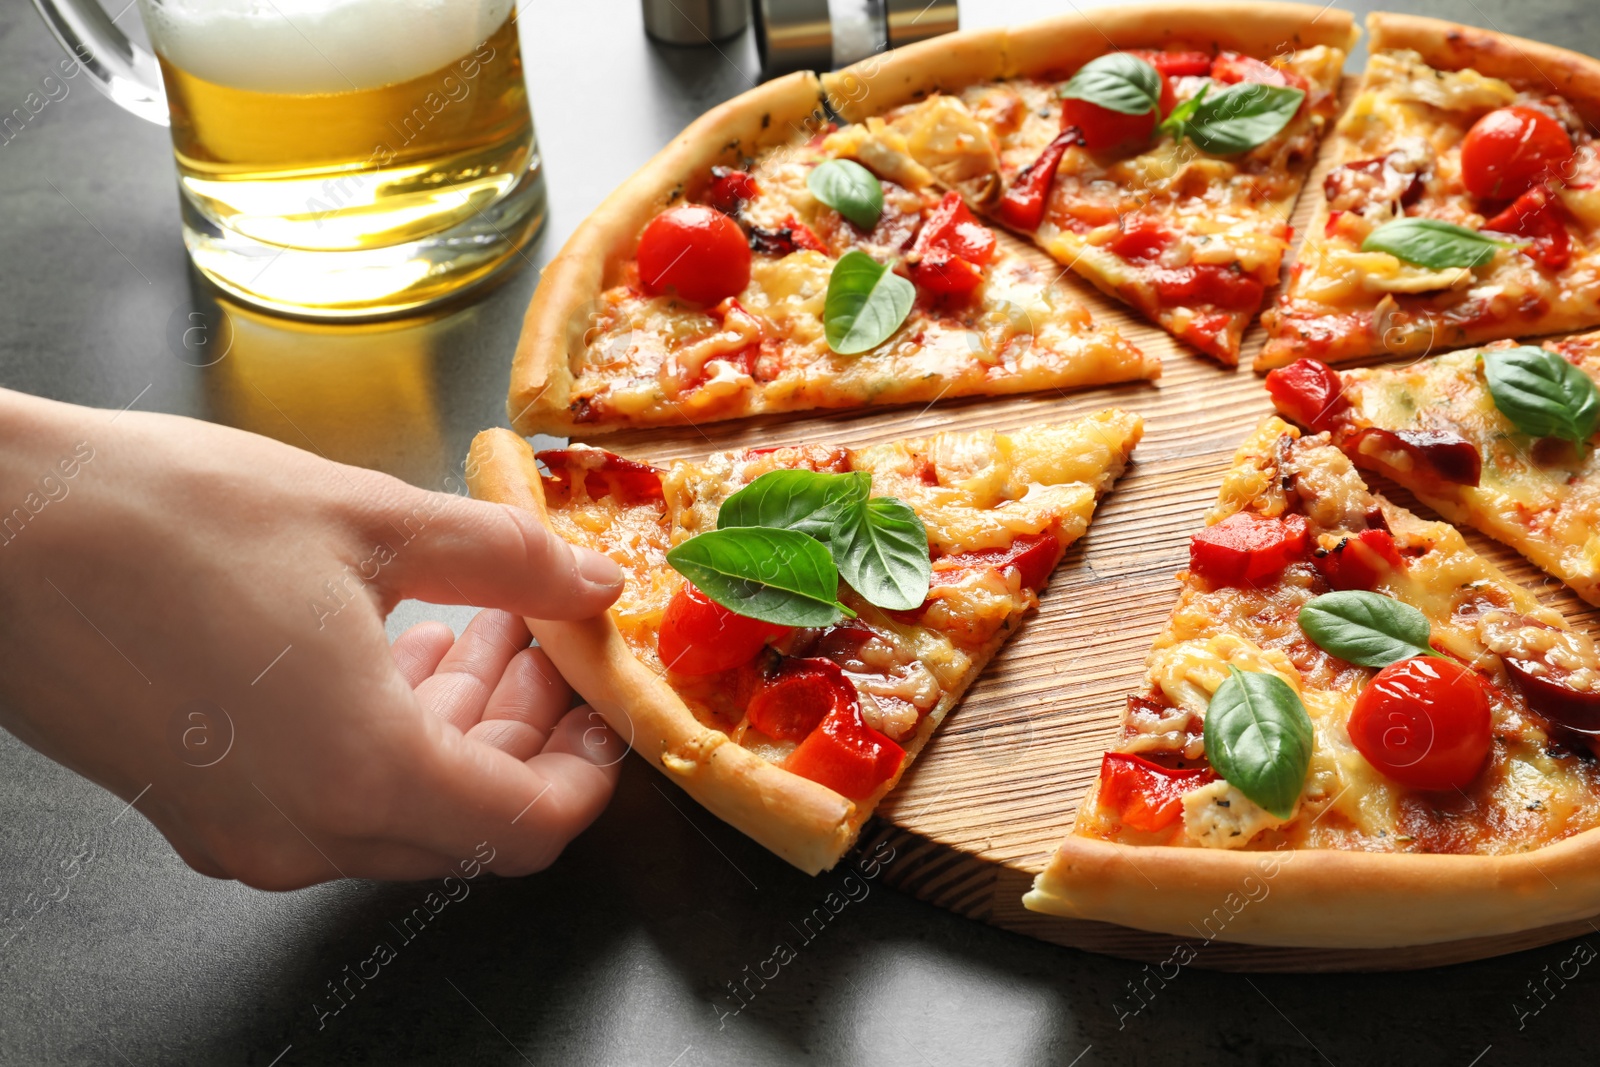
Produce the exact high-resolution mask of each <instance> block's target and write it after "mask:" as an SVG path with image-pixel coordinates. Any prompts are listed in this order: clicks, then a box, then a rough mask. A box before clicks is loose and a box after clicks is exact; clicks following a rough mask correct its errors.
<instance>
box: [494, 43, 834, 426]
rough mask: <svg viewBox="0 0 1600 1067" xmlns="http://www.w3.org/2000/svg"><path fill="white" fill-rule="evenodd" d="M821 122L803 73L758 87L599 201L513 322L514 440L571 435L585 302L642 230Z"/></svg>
mask: <svg viewBox="0 0 1600 1067" xmlns="http://www.w3.org/2000/svg"><path fill="white" fill-rule="evenodd" d="M824 121H826V118H825V116H824V114H823V112H822V85H821V83H820V82H819V81H818V80H817V76H816V75H815V74H812V73H811V72H810V71H798V72H796V73H794V74H790V75H788V76H786V77H783V78H778V79H776V80H774V81H770V82H767V83H766V84H765V85H761V86H758V87H757V88H754V89H751V90H750V91H749V92H747V93H743V94H741V95H740V96H736V97H734V98H733V99H732V100H729V101H728V102H726V103H724V104H720V105H718V106H717V107H714V108H712V109H711V110H710V111H707V112H706V113H705V114H704V115H701V116H700V117H699V118H698V119H696V120H695V121H694V122H692V123H690V124H689V126H688V127H687V128H686V129H685V130H684V131H683V132H682V133H680V134H679V135H678V136H677V137H675V138H673V140H672V142H671V143H670V144H668V145H667V147H665V148H663V149H662V150H661V151H660V152H657V153H656V154H655V156H653V157H652V158H651V159H650V161H649V162H647V163H646V164H645V165H644V166H643V167H641V168H639V170H638V171H637V172H635V173H634V175H633V176H632V177H631V178H629V179H628V180H627V181H625V182H623V183H622V184H621V185H619V186H617V188H616V189H615V190H613V191H612V193H611V195H610V196H607V197H606V198H605V200H603V201H601V203H600V206H599V207H597V208H595V210H594V213H593V214H591V215H590V216H589V217H588V218H587V219H585V220H584V222H583V224H582V225H580V226H579V227H578V228H577V229H576V230H575V231H573V234H572V236H571V237H570V238H568V240H567V243H566V244H565V245H563V246H562V248H561V251H560V252H558V253H556V256H555V258H554V259H552V260H551V261H550V262H549V263H548V264H546V265H545V268H544V270H543V272H542V273H541V274H540V278H539V288H538V289H537V290H536V291H535V292H534V294H533V301H532V302H531V303H530V304H529V305H528V313H527V315H526V316H525V317H524V318H523V323H522V336H521V337H520V338H519V339H518V341H517V353H516V358H515V359H514V361H513V362H512V364H511V391H510V394H509V396H508V397H507V401H506V414H507V415H508V416H509V418H510V420H511V425H512V426H513V427H515V428H516V429H517V430H518V431H519V432H521V433H528V434H532V433H539V432H542V433H565V434H571V433H577V432H581V431H583V430H588V431H590V432H593V431H596V430H603V429H605V428H606V427H597V426H585V427H580V426H579V425H578V424H577V423H574V422H572V421H571V418H570V416H569V415H568V412H567V402H568V398H569V395H570V393H571V390H572V369H571V367H572V358H573V357H574V356H575V355H577V354H578V353H579V352H581V351H582V350H583V338H584V334H585V333H586V332H587V331H588V330H589V327H590V326H591V325H592V322H591V318H592V314H593V312H594V310H595V308H596V306H597V305H596V304H595V300H596V298H597V297H598V296H599V294H600V293H601V292H603V291H604V290H605V289H606V288H607V287H608V286H610V285H612V284H614V283H615V282H616V280H617V278H618V276H619V275H620V274H621V272H622V268H623V267H624V266H625V265H626V264H627V262H628V261H629V260H630V259H632V258H633V251H634V247H635V245H636V244H637V243H638V239H639V232H640V231H641V230H643V229H644V226H645V223H647V222H649V221H650V220H651V219H653V218H655V216H656V215H658V214H660V213H661V211H663V210H664V209H665V208H667V207H669V206H670V205H672V204H673V203H675V202H676V201H678V200H680V199H682V198H683V196H684V193H685V191H686V184H687V183H688V182H689V181H690V180H691V179H692V178H694V177H695V176H696V175H702V174H705V173H706V172H707V171H709V170H710V168H711V167H713V166H716V165H719V164H721V165H727V166H740V165H742V161H743V159H744V158H745V157H747V156H751V155H754V154H755V153H756V152H757V151H758V150H760V149H762V148H766V147H769V146H771V145H775V144H782V143H785V142H787V141H788V140H789V139H790V137H792V136H793V134H794V131H795V130H796V129H806V128H810V126H812V125H816V124H819V123H821V122H824Z"/></svg>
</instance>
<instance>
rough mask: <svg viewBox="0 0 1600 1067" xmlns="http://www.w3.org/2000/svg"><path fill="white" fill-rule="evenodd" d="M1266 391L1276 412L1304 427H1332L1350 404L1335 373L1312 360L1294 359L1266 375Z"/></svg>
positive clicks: (1319, 429) (1318, 430)
mask: <svg viewBox="0 0 1600 1067" xmlns="http://www.w3.org/2000/svg"><path fill="white" fill-rule="evenodd" d="M1267 392H1268V393H1269V394H1271V396H1272V403H1273V404H1274V405H1275V406H1276V407H1277V409H1278V411H1279V412H1281V413H1282V414H1283V415H1285V416H1287V417H1288V418H1291V419H1293V420H1294V421H1295V422H1298V423H1299V424H1300V425H1301V426H1304V427H1305V428H1306V429H1308V430H1313V431H1315V432H1317V433H1321V432H1322V431H1324V430H1328V429H1332V428H1333V424H1334V422H1335V421H1336V420H1335V416H1337V415H1338V414H1339V413H1340V412H1341V411H1343V410H1344V409H1345V408H1347V407H1349V406H1350V401H1349V399H1348V398H1347V397H1346V396H1345V395H1344V381H1343V380H1342V379H1341V378H1340V377H1339V372H1338V371H1336V370H1334V369H1333V368H1332V367H1330V366H1328V365H1327V364H1326V363H1320V362H1318V361H1317V360H1314V359H1297V360H1295V361H1294V362H1293V363H1291V364H1289V365H1288V366H1287V367H1279V368H1278V369H1277V370H1275V371H1272V372H1270V373H1269V374H1268V375H1267Z"/></svg>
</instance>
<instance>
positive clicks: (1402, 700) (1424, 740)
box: [1349, 656, 1494, 790]
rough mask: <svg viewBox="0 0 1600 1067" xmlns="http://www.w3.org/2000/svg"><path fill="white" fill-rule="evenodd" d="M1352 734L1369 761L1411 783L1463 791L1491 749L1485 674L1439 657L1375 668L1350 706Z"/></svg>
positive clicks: (1383, 770)
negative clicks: (1354, 703)
mask: <svg viewBox="0 0 1600 1067" xmlns="http://www.w3.org/2000/svg"><path fill="white" fill-rule="evenodd" d="M1349 731H1350V740H1351V741H1352V742H1354V743H1355V746H1356V749H1357V751H1359V752H1360V753H1361V754H1362V755H1363V756H1365V757H1366V759H1367V762H1368V763H1370V764H1372V765H1373V766H1374V767H1376V768H1377V769H1378V770H1379V771H1382V772H1383V773H1384V774H1385V775H1387V776H1388V777H1390V778H1393V779H1394V780H1395V781H1397V782H1399V783H1400V784H1401V785H1404V786H1410V787H1411V788H1412V789H1429V790H1435V789H1464V788H1466V787H1467V786H1468V785H1470V784H1471V782H1472V780H1473V779H1474V778H1476V777H1477V776H1478V772H1479V771H1481V770H1482V769H1483V764H1484V761H1485V760H1487V759H1488V758H1489V750H1490V749H1491V747H1493V743H1494V738H1493V721H1492V718H1491V716H1490V713H1489V694H1488V691H1487V690H1486V689H1485V688H1484V684H1483V679H1481V678H1480V677H1479V676H1478V674H1477V672H1475V671H1473V670H1472V669H1471V668H1470V667H1465V666H1463V665H1462V664H1460V663H1457V662H1456V661H1455V660H1451V659H1442V658H1439V657H1437V656H1414V657H1412V658H1411V659H1403V660H1401V661H1400V662H1398V663H1391V664H1389V666H1387V667H1385V668H1384V669H1383V670H1381V671H1379V672H1378V673H1377V676H1376V677H1374V678H1373V679H1372V681H1371V683H1369V684H1368V686H1367V687H1366V688H1365V689H1363V690H1362V691H1361V695H1360V696H1359V697H1357V698H1356V706H1355V708H1354V709H1353V710H1352V711H1351V712H1350V723H1349Z"/></svg>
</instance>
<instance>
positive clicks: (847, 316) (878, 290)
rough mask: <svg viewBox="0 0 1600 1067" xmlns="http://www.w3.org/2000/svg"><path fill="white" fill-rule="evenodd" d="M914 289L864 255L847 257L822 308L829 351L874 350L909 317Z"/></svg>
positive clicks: (831, 280)
mask: <svg viewBox="0 0 1600 1067" xmlns="http://www.w3.org/2000/svg"><path fill="white" fill-rule="evenodd" d="M916 298H917V290H916V287H915V286H913V285H912V284H911V283H910V282H909V281H907V280H906V279H904V278H902V277H900V275H898V274H896V273H895V272H894V271H892V270H890V269H889V268H888V267H886V266H884V265H883V264H881V263H879V262H878V261H877V260H875V259H873V258H872V257H871V256H869V255H867V254H866V253H865V252H846V253H845V254H844V255H843V256H840V257H839V262H837V263H835V264H834V265H833V273H832V274H831V275H830V276H829V277H828V297H827V300H826V301H825V302H824V303H823V305H822V326H823V333H824V335H825V336H826V337H827V339H828V347H829V348H831V349H833V350H834V351H835V352H837V353H839V354H840V355H841V356H853V355H855V354H856V353H858V352H865V351H867V350H868V349H872V348H876V347H878V346H879V345H881V344H883V342H885V341H887V340H888V339H889V338H890V337H892V336H893V335H894V332H895V331H896V330H898V329H899V328H900V324H901V323H902V322H904V321H906V316H907V315H909V314H911V304H912V302H913V301H915V300H916Z"/></svg>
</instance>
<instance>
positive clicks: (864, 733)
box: [468, 410, 1142, 873]
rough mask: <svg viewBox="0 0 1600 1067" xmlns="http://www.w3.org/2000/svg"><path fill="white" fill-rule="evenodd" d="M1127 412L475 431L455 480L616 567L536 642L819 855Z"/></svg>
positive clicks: (1135, 427) (641, 741) (789, 846)
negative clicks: (855, 425)
mask: <svg viewBox="0 0 1600 1067" xmlns="http://www.w3.org/2000/svg"><path fill="white" fill-rule="evenodd" d="M1141 429H1142V424H1141V422H1140V420H1139V418H1138V417H1137V416H1134V415H1130V414H1127V413H1125V412H1121V411H1115V410H1108V411H1104V412H1101V413H1100V414H1098V415H1095V416H1092V417H1089V418H1085V419H1082V420H1080V421H1078V422H1074V423H1068V424H1063V425H1047V426H1034V427H1030V428H1026V429H1022V430H1017V431H1014V432H1010V433H996V432H985V431H979V432H959V433H958V432H950V433H943V434H938V435H935V436H933V437H929V438H925V439H908V440H902V441H898V442H895V443H893V444H881V445H872V446H868V447H864V448H859V449H847V448H838V447H830V446H824V445H806V446H795V447H783V448H761V449H750V450H747V451H742V452H731V453H722V454H718V455H713V456H711V457H709V458H708V459H706V460H704V461H701V462H693V463H691V462H687V461H675V462H673V463H670V464H668V465H666V466H663V467H653V466H649V465H646V464H643V463H638V462H635V461H633V460H629V459H625V458H623V457H621V456H618V455H615V454H613V453H611V452H606V451H602V450H600V449H595V448H585V447H579V446H574V447H570V448H565V449H560V450H555V451H549V452H542V453H539V454H538V455H537V457H536V456H535V454H534V453H533V451H532V449H531V448H530V447H529V446H528V444H527V443H526V442H525V441H524V440H523V439H522V438H520V437H518V436H516V435H515V434H513V433H510V432H508V431H505V430H490V431H487V432H485V433H483V434H480V435H479V436H478V438H477V439H476V440H475V441H474V442H473V446H472V451H471V456H470V458H469V463H468V480H469V483H470V484H471V486H472V491H473V493H474V495H476V496H478V497H480V498H483V499H487V500H493V501H498V502H500V503H505V504H510V505H513V506H517V507H522V508H525V509H527V510H529V511H531V512H533V513H534V514H536V515H538V516H539V517H540V518H541V520H542V521H544V522H545V523H546V524H547V525H548V526H549V527H550V528H551V529H552V530H554V531H555V532H557V533H558V534H560V535H561V536H562V537H564V538H566V539H567V540H569V541H571V542H573V543H575V544H582V545H585V546H587V547H589V548H592V549H595V550H597V551H600V552H604V553H606V554H607V555H609V556H611V558H612V559H614V560H616V561H617V562H618V563H619V564H620V565H621V566H622V568H623V570H624V572H625V574H626V577H627V583H626V587H625V588H624V590H623V593H622V595H621V597H620V598H619V599H618V601H617V602H616V604H614V605H613V606H612V608H611V609H610V610H609V611H608V612H606V613H605V614H604V615H603V616H601V617H599V618H596V619H593V620H588V621H584V622H576V623H565V622H559V623H551V622H541V621H539V620H529V624H530V626H531V628H532V629H533V631H534V635H535V636H536V637H537V638H538V640H539V643H540V645H541V646H542V647H543V648H544V649H545V650H546V652H548V653H549V655H550V658H551V660H552V661H553V662H554V663H555V665H556V666H557V668H559V669H560V670H561V672H562V674H564V675H565V676H566V677H567V678H568V679H569V680H570V681H571V682H572V683H573V685H574V687H575V688H576V689H577V690H578V691H579V692H580V693H582V694H583V695H584V697H585V698H587V699H588V700H589V701H590V702H591V703H592V704H593V705H594V706H595V708H596V709H598V710H599V711H600V713H601V714H602V715H604V716H605V718H606V720H607V721H608V722H609V723H610V724H611V725H612V726H613V727H614V728H615V729H616V730H617V731H618V733H619V734H621V735H622V737H623V738H624V739H625V740H627V741H628V742H629V743H630V744H631V745H632V746H633V748H634V749H635V750H636V751H638V752H639V753H640V754H641V755H643V756H644V757H645V758H646V759H648V760H650V762H651V763H653V764H655V765H656V767H658V768H659V769H660V770H661V771H662V772H663V773H665V774H666V775H667V777H668V778H670V779H671V780H672V781H674V782H676V783H677V784H678V785H679V786H681V787H682V788H683V789H684V790H685V791H686V792H688V793H689V794H690V795H691V796H692V797H694V798H695V799H696V800H697V801H699V802H700V803H701V804H703V805H704V806H705V807H706V808H708V809H709V810H710V811H711V812H713V813H714V814H716V815H717V816H718V817H720V818H722V819H724V820H725V821H727V822H728V823H730V824H732V825H733V826H735V827H737V828H738V829H740V830H742V831H743V832H744V833H746V834H748V835H749V836H751V837H752V838H754V839H755V840H756V841H758V842H760V843H761V844H763V845H765V846H766V847H767V848H769V849H771V850H772V851H773V852H775V853H777V854H778V855H779V856H781V857H783V858H784V859H785V860H788V861H789V862H790V863H792V864H794V865H795V866H797V867H799V868H801V869H802V870H805V871H808V872H812V873H815V872H817V871H820V870H824V869H826V868H828V867H831V866H832V865H833V864H834V863H835V862H836V861H837V860H838V859H839V857H840V856H841V855H842V854H843V852H844V851H845V850H846V849H847V848H848V847H849V846H850V844H851V842H853V841H854V840H855V838H856V835H857V834H858V833H859V831H860V828H861V825H862V823H863V822H864V821H865V820H866V818H867V816H869V815H870V814H871V813H872V810H873V808H874V807H875V806H876V805H877V803H878V801H879V800H880V799H882V797H883V796H884V794H885V793H887V792H888V791H889V790H890V789H892V788H893V787H894V784H895V783H896V782H897V781H899V779H900V777H901V775H902V774H904V773H905V769H906V767H907V766H908V765H909V763H910V762H911V760H912V759H914V758H915V756H916V754H917V753H918V751H920V749H921V748H922V746H923V745H924V744H925V743H926V742H927V740H928V738H929V737H930V736H931V734H932V733H933V730H934V729H935V728H936V727H937V726H938V724H939V722H940V721H941V720H942V719H943V718H944V717H945V716H946V715H947V714H949V712H950V710H951V708H952V707H954V705H955V704H956V702H957V701H958V700H959V699H960V697H961V695H962V693H963V692H964V691H965V690H966V688H967V687H968V686H969V685H971V684H972V682H973V680H974V679H975V678H976V677H977V676H978V674H979V673H980V672H981V671H982V670H983V667H984V665H985V664H986V663H988V661H989V659H990V658H991V657H992V656H993V655H994V654H995V652H996V651H997V650H998V649H999V647H1000V645H1001V643H1002V642H1003V641H1004V640H1005V639H1006V638H1007V637H1008V636H1009V635H1010V634H1011V633H1012V632H1014V631H1015V630H1016V628H1017V626H1018V624H1019V623H1020V621H1021V619H1022V616H1023V615H1024V614H1025V613H1026V612H1027V611H1028V610H1029V609H1030V608H1031V607H1033V606H1034V605H1035V604H1036V603H1037V602H1038V594H1039V591H1040V590H1041V589H1042V588H1043V587H1044V585H1045V582H1046V581H1047V580H1048V578H1049V576H1050V573H1051V571H1052V570H1053V569H1054V568H1055V566H1056V564H1057V563H1058V562H1059V561H1060V559H1061V556H1062V554H1063V552H1064V551H1065V550H1066V547H1067V546H1068V545H1070V544H1071V543H1072V542H1073V541H1075V540H1076V539H1077V538H1078V537H1079V536H1081V535H1082V533H1083V532H1084V530H1085V529H1086V528H1087V526H1088V524H1089V519H1090V517H1091V516H1092V514H1093V513H1094V508H1095V503H1096V501H1097V499H1098V498H1099V496H1100V495H1101V494H1102V493H1104V492H1105V491H1107V490H1108V489H1109V488H1110V487H1111V484H1112V483H1113V481H1115V479H1116V477H1117V476H1118V475H1119V474H1120V473H1121V471H1122V468H1123V466H1124V464H1125V462H1126V460H1127V457H1128V454H1129V453H1130V452H1131V451H1132V449H1133V447H1134V445H1135V444H1136V443H1137V442H1138V440H1139V436H1140V433H1141ZM541 468H542V469H541Z"/></svg>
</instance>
